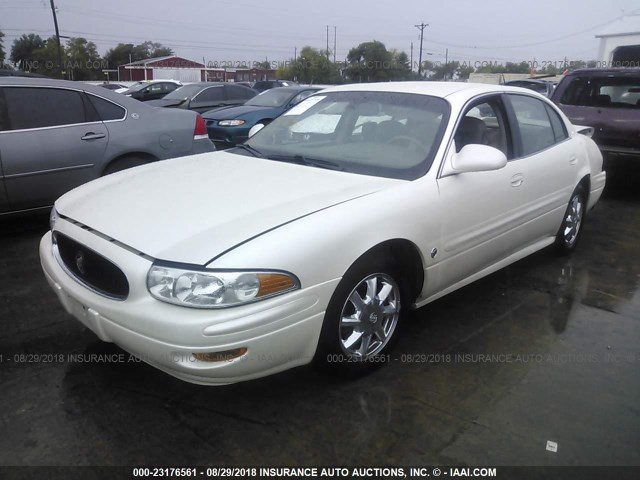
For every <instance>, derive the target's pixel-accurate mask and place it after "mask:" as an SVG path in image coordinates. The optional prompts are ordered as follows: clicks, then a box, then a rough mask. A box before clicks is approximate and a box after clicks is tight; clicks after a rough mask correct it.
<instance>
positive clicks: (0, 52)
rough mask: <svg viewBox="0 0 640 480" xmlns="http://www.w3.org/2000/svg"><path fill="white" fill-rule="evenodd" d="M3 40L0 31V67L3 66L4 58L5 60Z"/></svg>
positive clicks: (0, 31) (2, 34)
mask: <svg viewBox="0 0 640 480" xmlns="http://www.w3.org/2000/svg"><path fill="white" fill-rule="evenodd" d="M3 38H4V33H3V32H2V30H0V67H1V66H2V65H4V58H5V52H4V43H3V40H2V39H3Z"/></svg>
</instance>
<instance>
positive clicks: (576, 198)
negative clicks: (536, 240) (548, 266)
mask: <svg viewBox="0 0 640 480" xmlns="http://www.w3.org/2000/svg"><path fill="white" fill-rule="evenodd" d="M586 210H587V193H586V190H585V189H584V187H583V186H582V185H578V186H577V187H576V189H575V190H574V191H573V193H572V194H571V198H570V199H569V204H568V205H567V210H566V211H565V213H564V217H563V219H562V224H561V225H560V229H559V230H558V234H557V235H556V243H555V246H556V250H557V251H558V252H559V253H561V254H565V255H566V254H569V253H571V252H573V251H574V250H575V248H576V245H577V244H578V240H579V239H580V233H581V232H582V224H583V223H584V216H585V213H586Z"/></svg>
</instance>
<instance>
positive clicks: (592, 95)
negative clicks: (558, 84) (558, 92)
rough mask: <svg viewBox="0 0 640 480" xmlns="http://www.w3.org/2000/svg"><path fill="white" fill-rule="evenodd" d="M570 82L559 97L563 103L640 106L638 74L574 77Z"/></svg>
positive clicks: (594, 105)
mask: <svg viewBox="0 0 640 480" xmlns="http://www.w3.org/2000/svg"><path fill="white" fill-rule="evenodd" d="M570 82H571V83H569V85H567V88H566V89H565V91H564V93H563V94H562V97H561V98H560V103H561V104H563V105H581V106H588V107H609V108H640V76H638V77H576V78H574V79H572V80H570Z"/></svg>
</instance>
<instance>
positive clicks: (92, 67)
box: [65, 37, 103, 80]
mask: <svg viewBox="0 0 640 480" xmlns="http://www.w3.org/2000/svg"><path fill="white" fill-rule="evenodd" d="M66 51H67V63H66V65H65V67H66V68H65V70H66V71H67V78H70V79H72V80H99V79H101V78H102V77H103V75H102V64H101V60H100V55H99V54H98V50H97V48H96V44H95V43H93V42H89V41H87V39H86V38H82V37H78V38H70V39H69V40H68V41H67V49H66Z"/></svg>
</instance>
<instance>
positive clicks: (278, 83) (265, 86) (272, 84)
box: [253, 80, 297, 92]
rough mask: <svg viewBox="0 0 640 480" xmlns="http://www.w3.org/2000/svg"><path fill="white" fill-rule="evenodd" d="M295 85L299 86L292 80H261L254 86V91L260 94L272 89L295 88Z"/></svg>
mask: <svg viewBox="0 0 640 480" xmlns="http://www.w3.org/2000/svg"><path fill="white" fill-rule="evenodd" d="M294 85H297V83H296V82H293V81H291V80H260V81H257V82H255V83H254V84H253V89H254V90H257V91H258V92H264V91H265V90H269V89H271V88H278V87H293V86H294Z"/></svg>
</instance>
